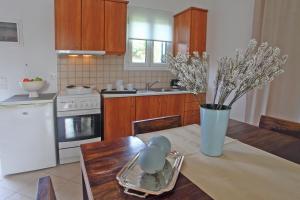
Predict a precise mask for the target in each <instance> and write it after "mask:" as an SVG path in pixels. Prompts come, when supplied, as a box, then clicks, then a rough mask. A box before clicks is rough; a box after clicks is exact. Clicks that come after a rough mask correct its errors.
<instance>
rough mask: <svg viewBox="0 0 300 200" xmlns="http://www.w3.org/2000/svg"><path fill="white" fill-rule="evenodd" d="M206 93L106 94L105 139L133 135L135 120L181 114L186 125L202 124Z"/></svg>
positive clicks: (104, 106)
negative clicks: (107, 96) (202, 108)
mask: <svg viewBox="0 0 300 200" xmlns="http://www.w3.org/2000/svg"><path fill="white" fill-rule="evenodd" d="M205 95H206V94H205V93H202V94H200V95H198V96H197V98H195V96H194V95H193V94H170V95H152V96H151V95H149V96H136V97H115V98H103V101H102V102H104V103H103V113H104V114H103V116H104V119H103V123H104V140H105V141H107V140H108V141H111V140H114V139H116V138H120V137H125V136H129V135H132V122H133V121H136V120H144V119H151V118H157V117H164V116H171V115H180V116H181V120H182V124H183V125H190V124H200V112H199V102H200V103H201V104H203V103H205Z"/></svg>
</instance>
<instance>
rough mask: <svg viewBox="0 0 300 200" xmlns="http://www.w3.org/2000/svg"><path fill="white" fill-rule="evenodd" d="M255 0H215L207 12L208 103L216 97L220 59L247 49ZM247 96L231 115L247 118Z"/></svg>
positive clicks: (239, 102) (240, 118)
mask: <svg viewBox="0 0 300 200" xmlns="http://www.w3.org/2000/svg"><path fill="white" fill-rule="evenodd" d="M253 9H254V0H215V1H214V5H213V6H212V9H211V10H209V12H208V31H207V32H208V34H207V52H208V54H209V55H210V70H209V91H208V94H207V100H208V102H211V101H212V99H213V93H212V91H213V89H214V84H213V82H214V80H215V73H216V69H217V62H216V61H217V59H218V58H220V57H223V56H232V55H233V54H234V53H235V50H236V49H237V48H242V49H245V48H246V47H247V44H248V41H249V40H250V39H251V36H252V21H253ZM245 108H246V98H245V97H244V98H241V99H240V100H239V101H237V102H236V103H235V104H234V105H233V108H232V111H231V118H233V119H236V120H239V121H245Z"/></svg>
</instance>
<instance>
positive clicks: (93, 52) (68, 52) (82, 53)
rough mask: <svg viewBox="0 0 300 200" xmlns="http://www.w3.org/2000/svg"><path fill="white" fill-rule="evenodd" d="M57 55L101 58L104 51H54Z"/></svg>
mask: <svg viewBox="0 0 300 200" xmlns="http://www.w3.org/2000/svg"><path fill="white" fill-rule="evenodd" d="M56 53H57V54H58V55H93V56H103V55H105V51H84V50H82V51H81V50H56Z"/></svg>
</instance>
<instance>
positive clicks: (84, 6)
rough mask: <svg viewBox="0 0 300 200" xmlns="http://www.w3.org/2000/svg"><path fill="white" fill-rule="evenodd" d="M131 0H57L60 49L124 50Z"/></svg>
mask: <svg viewBox="0 0 300 200" xmlns="http://www.w3.org/2000/svg"><path fill="white" fill-rule="evenodd" d="M127 4H128V1H123V0H55V48H56V50H91V51H103V50H105V51H106V54H124V53H125V51H126V30H127V28H126V26H127Z"/></svg>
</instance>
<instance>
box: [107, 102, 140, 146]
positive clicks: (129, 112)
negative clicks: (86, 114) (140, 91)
mask: <svg viewBox="0 0 300 200" xmlns="http://www.w3.org/2000/svg"><path fill="white" fill-rule="evenodd" d="M133 121H135V97H124V98H123V97H121V98H107V99H106V98H104V140H105V141H112V140H114V139H117V138H120V137H125V136H130V135H132V122H133Z"/></svg>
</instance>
